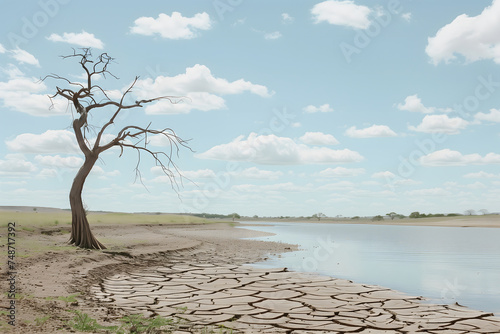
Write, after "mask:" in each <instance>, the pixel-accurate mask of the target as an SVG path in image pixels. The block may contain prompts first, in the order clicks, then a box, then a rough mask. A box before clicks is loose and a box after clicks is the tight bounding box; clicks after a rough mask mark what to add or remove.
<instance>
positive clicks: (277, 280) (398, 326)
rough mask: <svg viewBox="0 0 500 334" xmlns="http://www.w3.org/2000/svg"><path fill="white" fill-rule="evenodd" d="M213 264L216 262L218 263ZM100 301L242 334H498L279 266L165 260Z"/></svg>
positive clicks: (131, 275)
mask: <svg viewBox="0 0 500 334" xmlns="http://www.w3.org/2000/svg"><path fill="white" fill-rule="evenodd" d="M217 263H220V261H217ZM91 292H92V295H93V298H95V299H96V300H97V301H98V302H99V303H102V304H104V305H109V306H113V307H117V308H120V309H123V310H124V311H126V312H129V313H143V314H145V315H147V316H154V315H160V316H165V317H176V318H180V319H184V320H187V321H189V322H191V323H195V324H199V325H222V326H225V327H227V328H232V329H234V330H235V331H237V332H244V333H256V332H258V333H293V334H299V333H365V334H368V333H370V334H396V333H435V334H438V333H442V334H465V333H500V318H497V317H494V316H493V314H491V313H486V312H481V311H475V310H471V309H468V308H466V307H464V306H461V305H458V304H455V305H435V304H429V303H425V302H423V301H422V298H421V297H411V296H407V295H405V294H402V293H399V292H396V291H393V290H390V289H386V288H383V287H379V286H371V285H364V284H358V283H353V282H351V281H347V280H342V279H336V278H332V277H326V276H318V275H313V274H303V273H296V272H289V271H287V270H286V268H281V269H260V268H254V267H250V266H245V265H234V264H229V263H227V264H213V263H210V260H209V259H208V260H207V261H205V262H200V261H198V260H197V259H193V260H192V261H186V258H185V257H181V256H180V257H179V258H178V259H176V258H175V257H174V258H172V259H171V260H170V261H169V263H167V264H165V265H164V266H162V267H155V268H149V269H147V270H141V271H140V272H127V273H121V274H117V275H114V276H111V277H108V278H106V279H104V280H102V282H101V283H99V284H96V285H94V286H93V287H92V288H91Z"/></svg>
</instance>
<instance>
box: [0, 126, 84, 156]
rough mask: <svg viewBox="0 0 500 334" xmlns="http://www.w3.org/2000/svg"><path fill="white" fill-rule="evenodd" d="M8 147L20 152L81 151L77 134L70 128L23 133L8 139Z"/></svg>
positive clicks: (70, 152)
mask: <svg viewBox="0 0 500 334" xmlns="http://www.w3.org/2000/svg"><path fill="white" fill-rule="evenodd" d="M6 144H7V148H8V149H9V150H11V151H15V152H19V153H42V154H43V153H48V154H53V153H69V154H72V153H79V152H80V149H79V147H78V144H77V143H76V139H75V135H74V134H73V133H72V132H70V131H68V130H48V131H46V132H44V133H42V134H39V135H37V134H33V133H23V134H20V135H18V136H17V137H16V138H14V139H13V140H10V141H7V142H6Z"/></svg>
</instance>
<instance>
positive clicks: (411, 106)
mask: <svg viewBox="0 0 500 334" xmlns="http://www.w3.org/2000/svg"><path fill="white" fill-rule="evenodd" d="M398 109H399V110H407V111H412V112H422V113H432V112H434V111H435V108H432V107H431V108H427V107H425V106H424V105H423V103H422V100H421V99H420V98H419V97H418V96H417V94H415V95H410V96H407V97H406V99H405V103H403V104H402V103H399V104H398Z"/></svg>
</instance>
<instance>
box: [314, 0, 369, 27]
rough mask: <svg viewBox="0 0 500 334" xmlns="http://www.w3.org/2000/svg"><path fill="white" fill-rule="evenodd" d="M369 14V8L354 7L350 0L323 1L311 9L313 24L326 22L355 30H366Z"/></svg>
mask: <svg viewBox="0 0 500 334" xmlns="http://www.w3.org/2000/svg"><path fill="white" fill-rule="evenodd" d="M371 12H372V10H371V9H370V8H368V7H366V6H361V5H356V4H355V3H354V1H350V0H346V1H337V0H328V1H323V2H320V3H318V4H316V5H315V6H314V7H313V8H312V9H311V13H312V15H313V18H314V22H315V23H320V22H328V23H330V24H334V25H340V26H346V27H350V28H356V29H367V28H368V27H369V26H370V24H371V21H370V18H369V16H370V14H371Z"/></svg>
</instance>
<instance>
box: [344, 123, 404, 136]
mask: <svg viewBox="0 0 500 334" xmlns="http://www.w3.org/2000/svg"><path fill="white" fill-rule="evenodd" d="M345 135H346V136H348V137H351V138H376V137H396V136H397V133H396V132H394V131H392V130H391V128H389V127H388V126H387V125H376V124H375V125H372V126H370V127H368V128H364V129H356V127H355V126H351V127H350V128H349V129H347V130H346V132H345Z"/></svg>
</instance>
